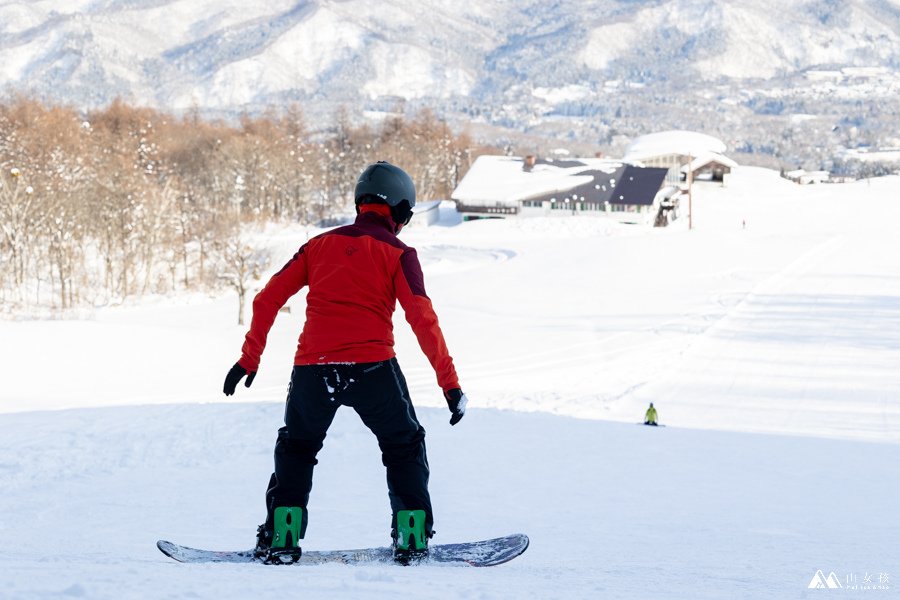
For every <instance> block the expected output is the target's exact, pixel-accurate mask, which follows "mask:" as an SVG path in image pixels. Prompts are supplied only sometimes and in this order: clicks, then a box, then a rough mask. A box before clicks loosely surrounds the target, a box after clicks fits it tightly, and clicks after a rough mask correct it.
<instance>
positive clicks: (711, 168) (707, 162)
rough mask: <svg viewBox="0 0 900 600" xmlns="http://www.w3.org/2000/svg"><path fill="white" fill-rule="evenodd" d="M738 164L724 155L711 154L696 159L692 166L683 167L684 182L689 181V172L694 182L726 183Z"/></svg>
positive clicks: (691, 163)
mask: <svg viewBox="0 0 900 600" xmlns="http://www.w3.org/2000/svg"><path fill="white" fill-rule="evenodd" d="M736 167H737V163H736V162H734V161H733V160H731V159H730V158H728V157H727V156H725V155H723V154H716V153H714V152H710V153H707V154H703V155H700V156H698V157H697V158H695V159H694V160H692V161H691V162H690V164H687V165H684V166H683V167H681V175H682V181H686V180H687V176H688V172H690V173H691V174H692V176H693V179H694V181H720V182H722V183H724V182H725V180H726V178H727V176H728V175H730V174H731V171H732V169H735V168H736Z"/></svg>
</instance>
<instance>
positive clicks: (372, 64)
mask: <svg viewBox="0 0 900 600" xmlns="http://www.w3.org/2000/svg"><path fill="white" fill-rule="evenodd" d="M898 67H900V0H789V1H777V0H741V1H739V2H737V1H727V0H556V1H537V0H519V1H511V0H480V1H479V2H475V3H458V2H452V1H450V0H416V1H413V0H381V1H378V2H373V1H365V0H307V1H300V2H298V1H296V0H270V1H267V2H264V3H262V2H260V3H247V2H244V1H243V0H67V1H65V2H63V1H61V0H47V1H38V2H34V1H20V0H13V1H6V2H3V3H2V4H0V89H2V90H3V92H4V94H6V95H10V94H13V93H24V94H28V95H34V96H37V97H39V98H42V99H46V100H51V101H55V102H62V103H67V104H74V105H76V106H80V107H85V108H91V107H98V106H103V105H105V104H108V103H109V102H111V101H112V100H113V99H114V98H117V97H118V98H122V99H124V100H125V101H128V102H132V103H136V104H142V105H149V106H155V107H159V108H162V109H165V110H173V111H183V110H188V109H192V108H197V109H200V110H201V111H205V112H207V113H209V114H218V115H235V114H237V113H240V112H242V111H250V112H254V111H261V110H263V109H265V108H267V107H273V106H274V107H278V106H283V105H285V104H287V103H294V102H296V103H298V104H299V105H300V106H302V108H303V109H304V111H305V112H306V114H307V115H308V116H309V117H311V121H312V122H316V121H317V120H321V119H326V118H327V116H328V115H330V114H333V112H334V111H335V110H336V108H337V107H338V106H344V107H347V108H349V109H351V110H354V111H359V112H360V113H361V114H372V113H379V112H383V111H392V110H397V107H398V106H403V107H407V108H417V107H423V106H427V107H430V108H432V109H434V110H435V111H436V112H438V114H440V115H442V116H444V117H445V118H447V119H448V120H450V121H452V122H455V123H457V124H467V125H473V126H476V127H478V126H483V127H484V128H487V129H485V131H487V130H490V131H494V132H495V135H496V131H498V129H499V130H500V131H506V132H509V134H510V135H512V134H514V133H518V134H528V133H532V134H535V135H537V136H544V137H546V138H550V139H555V140H559V139H560V138H561V139H563V140H569V141H575V140H578V141H583V142H586V143H588V144H593V145H597V146H603V145H607V146H615V144H616V141H617V140H616V136H617V135H623V134H624V135H630V134H635V133H640V132H641V131H642V130H653V129H658V128H660V127H666V126H674V127H683V126H685V125H687V126H694V125H695V123H694V121H697V120H700V121H702V120H703V119H704V118H707V117H708V115H709V113H710V112H712V113H715V114H717V115H718V117H717V118H716V119H715V120H716V122H717V123H719V122H721V121H726V122H727V121H729V120H735V119H736V120H737V121H738V122H744V121H746V120H747V119H748V118H750V117H751V116H753V115H757V116H760V117H773V116H774V117H779V116H782V117H784V118H785V119H788V121H789V120H790V119H791V118H793V116H794V115H796V114H801V115H811V117H812V118H817V117H827V119H828V122H825V123H822V126H823V127H826V128H830V129H832V130H833V128H834V127H839V126H840V125H841V124H844V125H847V124H848V123H850V122H852V125H853V126H855V127H856V128H857V135H859V134H860V132H862V133H863V134H865V132H866V131H867V130H869V129H872V130H873V131H875V130H878V129H883V127H869V126H867V123H866V119H867V117H868V116H867V115H866V114H864V113H865V111H859V110H855V108H854V107H856V108H858V106H857V104H856V103H857V102H858V101H859V100H864V101H867V102H869V101H874V100H875V99H877V98H878V97H879V95H880V94H883V95H884V97H885V98H888V99H889V100H888V102H896V101H894V100H893V98H894V97H896V91H897V89H896V88H897V86H900V76H898V71H900V69H898ZM834 89H842V90H844V92H845V94H844V96H846V98H844V97H840V98H839V100H838V102H839V103H840V102H843V101H844V100H846V101H847V102H848V106H847V110H844V109H842V108H841V109H839V110H836V111H835V110H829V109H828V108H827V107H825V108H814V109H810V107H809V106H808V104H809V103H810V102H815V101H817V100H819V99H821V98H823V97H824V98H827V97H829V96H832V97H834V95H835V94H834V92H833V90H834ZM847 90H850V91H849V93H846V92H847ZM818 92H821V93H818ZM873 94H874V97H873ZM838 96H840V94H839V95H838ZM798 101H799V102H800V104H801V105H799V106H798V105H797V103H798ZM891 106H896V105H891ZM892 112H897V111H892ZM856 113H860V114H856ZM698 115H700V116H698ZM763 120H765V119H764V118H763ZM769 120H770V121H771V120H772V119H769ZM775 121H777V122H778V127H781V128H783V125H784V124H783V123H782V122H781V121H780V120H779V119H777V118H776V119H775ZM789 124H790V123H789ZM869 125H871V123H870V124H869ZM737 129H741V128H740V127H739V128H737ZM712 133H719V134H720V135H721V134H722V132H721V131H713V132H712ZM723 137H725V138H729V141H731V145H732V146H735V147H736V148H737V147H740V145H741V144H744V145H745V146H746V144H748V143H749V144H750V147H749V148H744V149H745V150H749V152H750V153H753V152H756V153H759V152H760V151H762V153H765V151H766V148H765V144H764V143H763V140H755V141H754V140H753V139H751V138H752V136H751V138H748V137H747V135H744V134H740V135H738V136H737V137H734V138H732V137H731V136H729V135H723ZM782 137H783V136H782ZM846 141H847V140H846V139H843V138H842V139H841V142H842V143H844V142H846ZM864 141H867V143H872V144H881V145H883V144H885V143H887V142H888V141H889V140H884V139H881V138H879V139H873V140H864ZM754 143H755V146H754ZM845 145H846V144H845Z"/></svg>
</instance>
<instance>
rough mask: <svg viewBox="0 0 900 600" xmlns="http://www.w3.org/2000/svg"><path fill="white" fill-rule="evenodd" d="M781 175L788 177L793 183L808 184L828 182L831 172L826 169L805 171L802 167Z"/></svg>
mask: <svg viewBox="0 0 900 600" xmlns="http://www.w3.org/2000/svg"><path fill="white" fill-rule="evenodd" d="M782 176H783V177H784V178H785V179H790V180H791V181H793V182H794V183H799V184H800V185H809V184H811V183H828V181H829V180H830V177H831V174H830V173H829V172H828V171H806V170H804V169H796V170H794V171H786V172H784V173H783V175H782Z"/></svg>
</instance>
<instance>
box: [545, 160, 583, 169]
mask: <svg viewBox="0 0 900 600" xmlns="http://www.w3.org/2000/svg"><path fill="white" fill-rule="evenodd" d="M534 164H536V165H551V166H554V167H559V168H560V169H568V168H569V167H586V166H587V165H585V164H584V163H583V162H581V161H580V160H574V159H570V158H563V159H555V158H538V159H536V160H535V161H534Z"/></svg>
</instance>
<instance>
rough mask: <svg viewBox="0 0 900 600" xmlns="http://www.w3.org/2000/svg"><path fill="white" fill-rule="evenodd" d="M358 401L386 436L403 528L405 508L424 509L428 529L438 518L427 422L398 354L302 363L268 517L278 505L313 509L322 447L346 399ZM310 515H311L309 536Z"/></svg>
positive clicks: (392, 491) (385, 458) (282, 434)
mask: <svg viewBox="0 0 900 600" xmlns="http://www.w3.org/2000/svg"><path fill="white" fill-rule="evenodd" d="M342 405H343V406H349V407H352V408H353V409H354V410H355V411H356V412H357V414H359V416H360V418H362V421H363V423H364V424H365V425H366V427H368V428H369V429H370V430H371V431H372V433H374V434H375V436H376V437H377V438H378V446H379V447H380V448H381V461H382V463H383V464H384V466H385V467H386V469H387V487H388V497H389V498H390V503H391V509H392V513H393V518H392V521H391V528H392V531H393V530H394V529H395V528H396V516H397V511H399V510H424V511H425V515H426V518H425V531H426V532H428V534H429V535H430V534H431V532H432V524H433V522H434V519H433V516H432V510H431V498H430V496H429V494H428V472H429V471H428V458H427V456H426V454H425V429H424V428H423V427H422V426H421V425H420V424H419V421H418V419H417V418H416V412H415V410H414V409H413V405H412V402H411V401H410V398H409V390H408V389H407V387H406V380H405V379H404V377H403V373H402V372H401V371H400V365H399V364H398V363H397V359H396V358H392V359H390V360H385V361H381V362H375V363H355V364H326V365H297V366H295V367H294V371H293V373H292V375H291V385H290V388H289V389H288V398H287V405H286V407H285V413H284V427H282V428H281V429H279V430H278V441H277V442H276V443H275V472H274V473H273V474H272V477H271V479H270V482H269V489H268V490H267V492H266V505H267V508H268V516H267V519H266V523H267V524H271V523H272V515H273V511H274V509H275V507H277V506H299V507H302V508H303V509H304V515H305V516H306V514H307V510H306V508H307V504H308V502H309V493H310V490H311V489H312V476H313V467H314V466H315V465H316V464H317V463H318V461H317V460H316V454H318V452H319V450H321V449H322V445H323V442H324V440H325V433H326V432H327V430H328V427H329V426H330V425H331V422H332V420H333V419H334V415H335V413H336V412H337V409H338V407H339V406H342ZM307 519H308V517H307V518H304V522H303V524H302V530H301V536H302V535H304V533H305V529H306V525H307V522H308V520H307Z"/></svg>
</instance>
